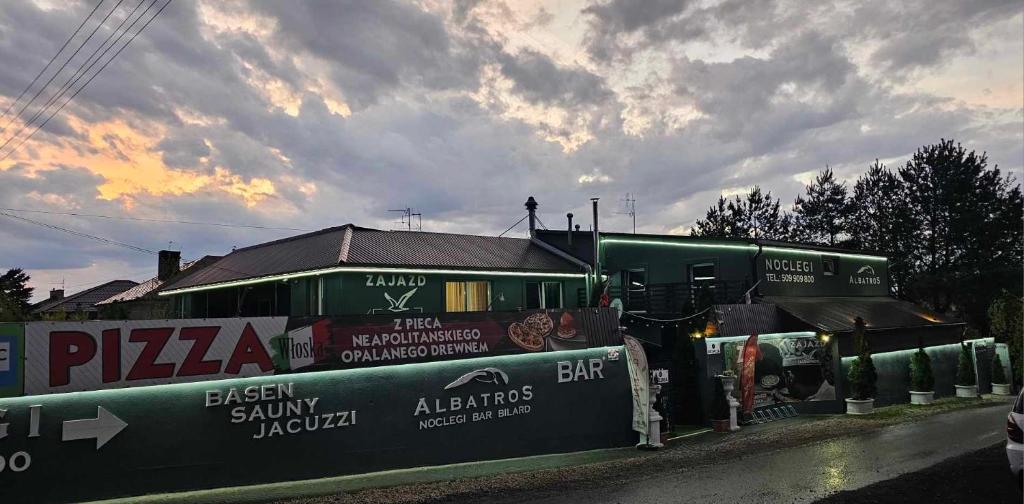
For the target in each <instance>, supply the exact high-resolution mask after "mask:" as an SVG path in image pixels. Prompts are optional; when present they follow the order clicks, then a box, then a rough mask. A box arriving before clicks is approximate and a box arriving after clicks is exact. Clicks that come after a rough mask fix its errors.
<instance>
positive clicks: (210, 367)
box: [178, 326, 224, 376]
mask: <svg viewBox="0 0 1024 504" xmlns="http://www.w3.org/2000/svg"><path fill="white" fill-rule="evenodd" d="M218 332H220V327H215V326H211V327H182V328H181V332H180V333H178V339H179V340H182V341H186V340H192V341H194V342H195V343H192V348H191V349H189V351H188V355H186V356H185V360H184V361H182V363H181V367H180V368H178V376H200V375H211V374H217V373H219V372H220V366H221V364H223V362H224V361H222V360H220V359H216V360H203V357H206V353H207V352H208V351H209V350H210V345H213V340H214V339H215V338H216V337H217V333H218Z"/></svg>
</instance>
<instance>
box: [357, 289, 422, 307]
mask: <svg viewBox="0 0 1024 504" xmlns="http://www.w3.org/2000/svg"><path fill="white" fill-rule="evenodd" d="M417 290H419V287H414V288H413V289H412V290H410V291H409V292H406V293H405V294H402V295H401V296H398V299H395V298H394V297H393V296H391V294H388V293H387V292H385V293H384V300H385V301H387V302H388V307H387V308H373V309H372V310H370V313H381V312H385V313H386V312H390V313H402V312H407V311H416V312H421V313H422V312H423V308H421V307H414V308H413V307H408V306H405V304H406V303H408V302H409V299H410V298H412V296H413V294H416V291H417Z"/></svg>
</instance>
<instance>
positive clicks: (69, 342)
mask: <svg viewBox="0 0 1024 504" xmlns="http://www.w3.org/2000/svg"><path fill="white" fill-rule="evenodd" d="M95 356H96V340H94V339H93V338H92V335H90V334H89V333H85V332H81V331H53V332H51V333H50V386H51V387H60V386H62V385H67V384H68V383H70V382H71V368H73V367H75V366H81V365H82V364H85V363H86V362H89V361H90V360H92V358H93V357H95Z"/></svg>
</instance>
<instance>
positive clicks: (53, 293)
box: [50, 289, 64, 301]
mask: <svg viewBox="0 0 1024 504" xmlns="http://www.w3.org/2000/svg"><path fill="white" fill-rule="evenodd" d="M55 299H64V289H50V301H53V300H55Z"/></svg>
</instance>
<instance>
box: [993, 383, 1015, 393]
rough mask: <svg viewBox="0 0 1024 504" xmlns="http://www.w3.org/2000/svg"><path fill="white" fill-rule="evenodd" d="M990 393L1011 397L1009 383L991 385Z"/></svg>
mask: <svg viewBox="0 0 1024 504" xmlns="http://www.w3.org/2000/svg"><path fill="white" fill-rule="evenodd" d="M992 393H993V394H995V395H1013V394H1012V392H1010V384H1009V383H993V384H992Z"/></svg>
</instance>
